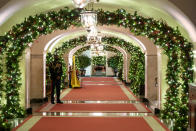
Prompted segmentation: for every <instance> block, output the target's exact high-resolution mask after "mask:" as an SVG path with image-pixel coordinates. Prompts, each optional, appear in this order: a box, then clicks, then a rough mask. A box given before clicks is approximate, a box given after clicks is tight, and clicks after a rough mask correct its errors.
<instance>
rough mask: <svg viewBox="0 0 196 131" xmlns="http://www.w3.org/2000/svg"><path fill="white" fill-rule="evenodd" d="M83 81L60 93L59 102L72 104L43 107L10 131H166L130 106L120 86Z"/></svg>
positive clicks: (136, 105) (130, 99) (143, 109)
mask: <svg viewBox="0 0 196 131" xmlns="http://www.w3.org/2000/svg"><path fill="white" fill-rule="evenodd" d="M82 81H83V82H82V88H79V89H72V90H71V89H66V90H65V91H64V92H63V93H62V96H64V97H63V98H62V100H65V101H66V100H70V102H71V103H64V104H55V105H54V104H50V103H48V104H45V105H44V106H43V107H42V108H41V109H40V110H39V111H40V112H43V114H40V115H33V116H32V117H30V118H28V119H27V120H26V121H24V122H23V123H22V124H20V125H19V126H18V127H16V128H15V129H13V130H17V131H23V130H25V131H26V130H30V131H65V130H66V131H130V130H132V131H169V130H168V129H167V128H166V126H164V125H163V124H162V123H161V122H160V121H159V120H158V119H157V118H156V117H155V116H152V114H151V112H150V111H149V109H147V108H146V107H145V106H144V105H143V104H142V103H140V102H133V101H137V99H136V98H135V96H134V95H133V94H132V92H130V91H128V90H127V88H125V86H124V85H123V84H122V83H121V82H117V81H115V79H114V78H111V77H110V78H107V77H86V78H83V79H82ZM66 91H67V93H66ZM85 101H86V103H85ZM89 101H92V103H87V102H89ZM93 101H94V102H96V103H93ZM104 101H107V102H106V103H103V102H104ZM78 102H79V103H78ZM82 102H84V103H82ZM101 102H102V103H101ZM115 102H116V103H115ZM118 102H130V103H118ZM132 102H133V103H132ZM58 112H59V113H58ZM104 112H105V113H104ZM106 112H107V113H106ZM47 113H49V114H53V115H54V116H53V115H52V116H50V115H49V114H48V115H49V116H47ZM139 113H141V116H140V115H139V116H138V114H139ZM142 113H143V114H142ZM55 114H56V116H55ZM57 114H58V115H57ZM145 114H146V115H145ZM148 114H149V115H148Z"/></svg>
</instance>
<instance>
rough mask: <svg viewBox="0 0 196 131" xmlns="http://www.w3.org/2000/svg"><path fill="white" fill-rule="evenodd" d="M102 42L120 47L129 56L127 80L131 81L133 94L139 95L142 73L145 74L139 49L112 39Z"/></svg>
mask: <svg viewBox="0 0 196 131" xmlns="http://www.w3.org/2000/svg"><path fill="white" fill-rule="evenodd" d="M103 41H104V42H105V43H107V44H113V45H116V46H120V47H121V48H123V49H125V50H126V51H127V52H128V53H129V54H130V55H131V60H130V68H129V79H130V81H131V85H130V88H131V89H132V91H133V93H134V94H136V95H139V93H140V88H139V87H141V86H142V87H143V86H144V73H145V71H144V65H145V63H144V54H143V53H142V52H141V49H140V48H139V47H136V46H134V45H132V44H131V43H129V42H126V41H124V40H122V39H118V38H114V37H109V38H103ZM121 61H122V58H121ZM121 63H123V62H121ZM119 66H121V67H120V68H122V66H123V65H119Z"/></svg>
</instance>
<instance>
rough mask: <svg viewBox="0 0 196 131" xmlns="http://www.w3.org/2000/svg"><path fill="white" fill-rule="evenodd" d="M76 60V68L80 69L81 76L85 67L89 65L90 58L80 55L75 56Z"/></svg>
mask: <svg viewBox="0 0 196 131" xmlns="http://www.w3.org/2000/svg"><path fill="white" fill-rule="evenodd" d="M76 59H77V61H78V68H79V69H80V72H81V74H80V75H81V76H85V73H86V70H85V68H86V67H88V66H89V65H91V58H89V57H88V56H86V55H80V56H77V58H76Z"/></svg>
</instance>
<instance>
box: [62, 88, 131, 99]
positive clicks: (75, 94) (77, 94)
mask: <svg viewBox="0 0 196 131" xmlns="http://www.w3.org/2000/svg"><path fill="white" fill-rule="evenodd" d="M62 100H84V101H87V100H100V101H104V100H129V99H128V97H127V96H126V95H125V94H124V92H123V91H122V90H121V88H120V87H119V85H96V84H95V85H84V84H83V85H82V88H80V89H74V90H71V92H70V93H69V94H68V95H66V96H65V97H64V98H63V99H62Z"/></svg>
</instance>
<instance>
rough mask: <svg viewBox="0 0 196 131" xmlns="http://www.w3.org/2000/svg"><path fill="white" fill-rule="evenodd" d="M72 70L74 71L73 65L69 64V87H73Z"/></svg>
mask: <svg viewBox="0 0 196 131" xmlns="http://www.w3.org/2000/svg"><path fill="white" fill-rule="evenodd" d="M71 72H72V67H71V65H69V71H68V74H69V88H72V86H71Z"/></svg>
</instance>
